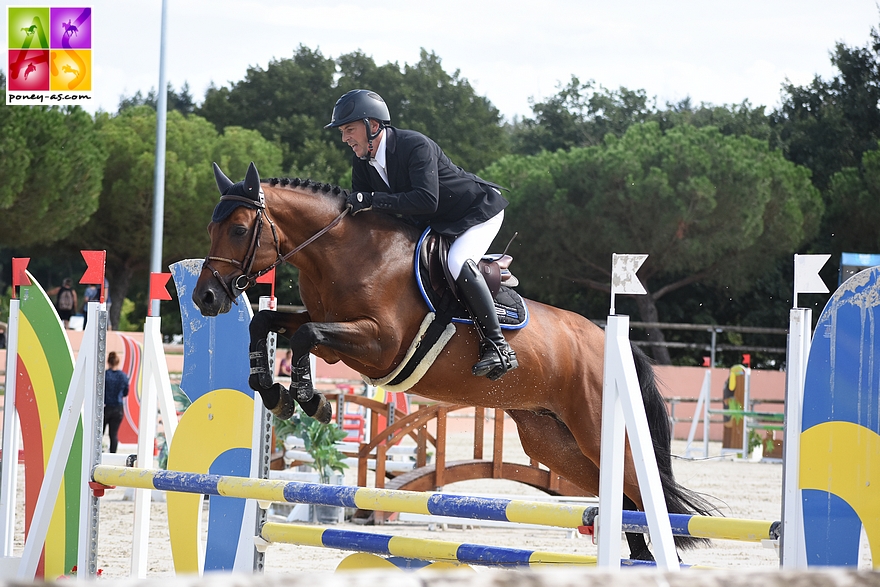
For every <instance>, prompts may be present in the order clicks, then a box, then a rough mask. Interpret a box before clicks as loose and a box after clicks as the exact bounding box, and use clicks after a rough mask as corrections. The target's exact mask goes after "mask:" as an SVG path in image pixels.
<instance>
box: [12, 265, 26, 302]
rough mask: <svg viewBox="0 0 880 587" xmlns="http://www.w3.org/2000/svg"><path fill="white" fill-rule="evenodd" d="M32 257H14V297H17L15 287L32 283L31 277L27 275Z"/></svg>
mask: <svg viewBox="0 0 880 587" xmlns="http://www.w3.org/2000/svg"><path fill="white" fill-rule="evenodd" d="M30 261H31V258H30V257H19V258H17V259H16V258H14V257H13V259H12V297H13V299H14V298H15V295H16V294H15V288H16V287H17V286H20V285H30V284H31V279H30V277H28V275H27V266H28V263H30Z"/></svg>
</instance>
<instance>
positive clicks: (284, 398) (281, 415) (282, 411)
mask: <svg viewBox="0 0 880 587" xmlns="http://www.w3.org/2000/svg"><path fill="white" fill-rule="evenodd" d="M278 387H279V388H280V393H279V398H278V403H277V404H275V407H274V408H269V411H270V412H272V413H273V414H275V417H277V418H278V419H279V420H290V419H291V418H292V417H293V414H294V413H295V412H296V404H295V403H294V402H293V398H291V397H290V392H288V391H287V390H286V389H285V388H284V386H283V385H279V386H278Z"/></svg>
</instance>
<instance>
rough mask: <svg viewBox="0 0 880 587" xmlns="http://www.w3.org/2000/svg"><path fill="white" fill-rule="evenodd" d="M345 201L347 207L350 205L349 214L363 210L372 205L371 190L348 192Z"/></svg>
mask: <svg viewBox="0 0 880 587" xmlns="http://www.w3.org/2000/svg"><path fill="white" fill-rule="evenodd" d="M347 201H348V205H349V207H351V214H352V216H354V215H355V214H357V213H358V212H363V211H364V210H369V209H370V208H372V207H373V194H372V193H371V192H351V193H349V194H348V198H347Z"/></svg>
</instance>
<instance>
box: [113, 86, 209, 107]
mask: <svg viewBox="0 0 880 587" xmlns="http://www.w3.org/2000/svg"><path fill="white" fill-rule="evenodd" d="M166 96H167V98H166V100H167V102H166V106H167V109H168V110H177V111H178V112H180V113H181V114H192V113H193V111H194V110H195V107H196V103H195V100H194V99H193V95H192V94H191V93H190V91H189V83H187V82H184V83H183V87H181V88H180V92H175V91H174V86H172V85H171V84H168V93H167V94H166ZM158 103H159V97H158V93H157V92H156V88H150V91H149V92H147V95H146V96H144V95H143V94H141V91H140V90H138V91H137V92H135V93H134V95H132V96H122V97H120V98H119V107H118V108H117V112H121V111H123V110H125V109H126V108H134V107H135V106H149V107H150V108H152V109H153V110H156V109H158Z"/></svg>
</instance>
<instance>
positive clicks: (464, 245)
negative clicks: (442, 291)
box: [449, 210, 504, 279]
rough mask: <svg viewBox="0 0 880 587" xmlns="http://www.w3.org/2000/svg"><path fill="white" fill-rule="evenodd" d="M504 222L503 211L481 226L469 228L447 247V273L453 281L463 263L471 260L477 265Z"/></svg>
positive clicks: (456, 277)
mask: <svg viewBox="0 0 880 587" xmlns="http://www.w3.org/2000/svg"><path fill="white" fill-rule="evenodd" d="M502 222H504V210H502V211H501V212H499V213H498V214H496V215H495V216H493V217H492V218H490V219H489V220H487V221H486V222H484V223H482V224H477V225H476V226H471V227H470V228H468V229H467V230H466V231H465V232H464V233H463V234H462V235H461V236H460V237H458V238H457V239H455V241H454V242H453V243H452V245H451V246H450V247H449V272H450V273H452V278H453V279H458V275H459V273H461V268H462V266H463V265H464V263H465V261H467V260H468V259H472V260H473V262H474V263H479V262H480V259H481V258H482V256H483V255H485V254H486V251H488V250H489V246H490V245H491V244H492V241H493V240H495V236H496V235H497V234H498V231H499V230H501V223H502Z"/></svg>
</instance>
